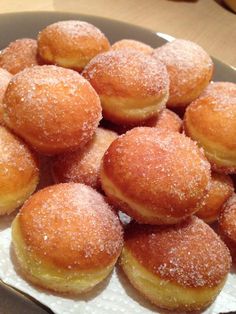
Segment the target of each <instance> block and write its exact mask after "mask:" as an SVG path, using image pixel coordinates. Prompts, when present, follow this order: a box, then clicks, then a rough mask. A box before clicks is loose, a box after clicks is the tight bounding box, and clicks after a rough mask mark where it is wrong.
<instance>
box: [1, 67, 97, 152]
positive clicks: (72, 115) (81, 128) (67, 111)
mask: <svg viewBox="0 0 236 314" xmlns="http://www.w3.org/2000/svg"><path fill="white" fill-rule="evenodd" d="M4 106H5V107H4V120H5V122H6V124H7V126H8V127H9V128H10V129H12V130H13V131H14V132H15V133H16V134H18V135H19V136H21V137H22V138H23V139H24V140H25V141H26V142H28V143H30V144H31V145H32V146H33V147H34V148H35V149H36V150H38V151H39V152H41V153H44V154H48V155H50V154H56V153H61V152H64V151H68V150H76V149H77V148H79V147H81V146H83V145H85V144H86V143H87V142H88V141H89V140H91V138H92V136H93V134H94V132H95V130H96V128H97V125H98V123H99V120H100V119H101V105H100V100H99V97H98V96H97V94H96V92H95V91H94V89H93V88H92V86H91V85H90V84H89V83H88V82H87V81H86V80H85V79H84V78H83V77H82V76H81V75H80V74H78V73H77V72H75V71H73V70H69V69H63V68H61V67H56V66H54V65H44V66H35V67H32V68H28V69H25V70H24V71H21V72H20V73H18V74H17V75H15V76H14V77H13V78H12V80H11V81H10V83H9V85H8V88H7V91H6V93H5V97H4Z"/></svg>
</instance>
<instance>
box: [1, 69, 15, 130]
mask: <svg viewBox="0 0 236 314" xmlns="http://www.w3.org/2000/svg"><path fill="white" fill-rule="evenodd" d="M11 78H12V75H11V74H10V73H9V72H8V71H7V70H4V69H2V68H0V123H1V124H2V123H3V97H4V94H5V91H6V89H7V86H8V83H9V82H10V80H11Z"/></svg>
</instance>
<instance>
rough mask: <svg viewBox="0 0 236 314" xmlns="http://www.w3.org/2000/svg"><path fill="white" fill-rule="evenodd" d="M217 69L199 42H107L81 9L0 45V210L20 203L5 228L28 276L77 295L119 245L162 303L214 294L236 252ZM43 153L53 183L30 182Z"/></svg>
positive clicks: (224, 86) (223, 98)
mask: <svg viewBox="0 0 236 314" xmlns="http://www.w3.org/2000/svg"><path fill="white" fill-rule="evenodd" d="M22 47H24V49H22ZM212 73H213V62H212V60H211V58H210V56H209V55H208V54H207V52H205V51H204V49H203V48H201V47H200V46H198V45H197V44H195V43H192V42H190V41H186V40H181V39H177V40H174V41H173V42H171V43H167V44H165V45H163V46H162V47H158V48H156V47H150V46H149V45H147V44H145V43H142V42H139V41H136V40H132V39H123V40H120V41H117V42H115V43H113V44H110V42H109V40H108V39H107V38H106V36H105V35H104V34H103V33H102V32H101V31H100V30H99V29H98V28H97V27H96V26H94V25H91V24H89V23H87V22H83V21H60V22H56V23H53V24H51V25H48V26H46V27H45V28H44V29H42V30H41V31H40V32H39V34H38V37H37V40H34V39H27V38H24V39H18V40H16V41H14V42H12V43H10V44H9V45H8V47H6V48H5V49H3V50H2V51H1V52H0V123H1V124H2V125H3V126H1V127H0V145H1V152H0V172H1V176H0V196H1V198H0V215H4V214H8V213H10V212H12V211H14V210H15V209H17V208H18V207H19V206H21V205H23V206H22V207H21V208H20V209H19V213H18V214H17V215H16V217H15V219H14V221H13V224H12V241H13V247H14V252H15V255H16V260H17V263H18V265H19V267H20V269H21V275H22V276H24V278H25V279H26V280H28V281H29V282H31V283H32V284H34V285H36V286H39V287H41V288H44V289H48V290H52V291H54V292H56V293H67V294H70V295H71V294H72V295H74V294H76V295H78V294H80V293H83V292H86V291H88V290H90V289H93V288H94V289H95V286H97V285H98V284H99V283H100V282H101V281H102V280H104V279H105V278H106V277H107V276H108V275H109V273H111V271H112V269H113V268H114V266H115V264H116V262H117V260H118V258H119V257H120V259H119V260H120V263H119V264H120V267H121V268H122V269H123V271H124V273H125V274H126V276H127V278H128V280H129V281H130V283H131V284H132V285H133V286H134V287H135V288H136V290H137V291H138V292H139V293H140V294H142V295H143V296H144V297H145V298H146V299H148V300H149V301H150V302H152V303H153V304H155V305H156V306H157V307H161V308H163V309H169V310H173V311H195V310H197V311H199V310H200V311H201V310H203V309H204V308H206V307H207V306H208V305H209V304H211V303H212V302H213V301H214V300H215V298H216V297H217V295H218V294H219V293H220V291H221V289H222V288H223V286H224V283H225V281H226V279H227V274H228V273H229V271H230V266H231V256H230V252H231V254H232V255H233V257H234V260H235V251H236V249H235V247H236V246H235V243H236V238H235V232H236V228H235V226H236V215H235V210H234V209H235V208H236V206H235V203H236V202H235V196H234V187H233V181H232V179H231V177H230V175H231V174H232V173H236V146H235V141H234V129H235V127H236V122H235V121H236V118H235V117H236V111H235V108H234V107H235V105H236V87H235V86H236V85H235V84H234V83H230V82H227V83H225V82H220V83H219V82H214V83H210V84H209V82H210V81H211V78H212ZM167 108H168V109H167ZM172 109H174V110H175V112H174V111H172ZM180 111H181V112H182V114H183V117H180V116H179V115H178V114H177V113H176V112H180ZM182 118H183V120H182ZM114 130H115V131H114ZM118 134H120V135H118ZM43 156H47V160H48V162H49V168H50V171H51V175H52V178H53V182H54V183H55V184H53V185H50V186H47V187H45V188H44V189H40V188H39V191H37V192H36V193H35V194H33V193H34V191H35V189H36V186H37V183H38V181H39V176H40V174H42V169H40V163H39V162H38V159H39V160H41V159H42V157H43ZM42 179H43V178H42ZM40 186H41V185H40ZM31 194H33V195H31ZM24 202H25V203H24ZM123 214H124V215H128V217H130V219H128V220H127V221H128V223H127V222H126V223H125V224H123V226H122V221H120V220H121V218H120V217H123ZM196 216H198V217H196ZM218 219H219V228H218V229H219V234H220V236H221V238H220V237H219V236H218V235H217V234H216V233H215V231H213V229H211V227H210V226H209V225H208V223H212V222H215V223H217V220H218ZM130 221H131V222H130ZM123 228H124V230H123ZM123 233H124V239H123ZM222 240H223V241H224V242H225V243H226V245H228V246H229V248H230V251H229V250H228V248H227V246H226V245H225V244H224V242H223V241H222Z"/></svg>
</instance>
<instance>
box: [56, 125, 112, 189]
mask: <svg viewBox="0 0 236 314" xmlns="http://www.w3.org/2000/svg"><path fill="white" fill-rule="evenodd" d="M117 136H118V135H117V134H116V133H115V132H113V131H110V130H106V129H103V128H97V130H96V132H95V134H94V136H93V139H92V140H91V141H90V142H89V143H88V144H87V145H86V146H85V147H83V148H82V149H80V150H77V151H75V152H68V153H65V154H62V155H58V156H56V157H55V158H54V159H53V162H52V173H53V177H54V180H55V182H78V183H84V184H86V185H89V186H91V187H92V188H95V189H100V185H101V183H100V180H99V170H100V165H101V160H102V157H103V155H104V153H105V151H106V150H107V148H108V147H109V145H110V144H111V143H112V142H113V141H114V140H115V139H116V138H117Z"/></svg>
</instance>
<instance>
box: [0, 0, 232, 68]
mask: <svg viewBox="0 0 236 314" xmlns="http://www.w3.org/2000/svg"><path fill="white" fill-rule="evenodd" d="M219 2H220V1H214V0H198V1H170V0H169V1H168V0H116V1H114V0H113V1H112V0H40V1H32V0H23V1H19V0H11V1H9V0H0V13H6V12H17V11H39V10H43V11H67V12H77V13H83V14H90V15H99V16H103V17H109V18H111V19H117V20H121V21H125V22H129V23H133V24H137V25H140V26H143V27H146V28H149V29H152V30H155V31H159V32H163V33H168V34H170V35H172V36H174V37H180V38H185V39H190V40H193V41H195V42H196V43H198V44H200V45H201V46H202V47H204V48H205V49H206V50H207V51H208V52H209V53H210V54H211V55H212V56H214V57H216V58H218V59H220V60H221V61H223V62H225V63H228V64H230V65H232V66H234V67H236V14H234V13H233V12H230V11H229V10H227V9H226V8H224V7H222V6H221V5H220V4H219Z"/></svg>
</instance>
